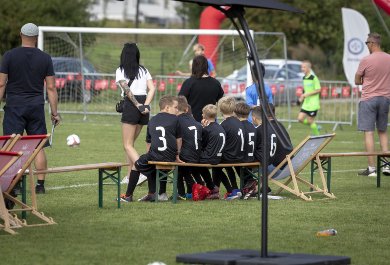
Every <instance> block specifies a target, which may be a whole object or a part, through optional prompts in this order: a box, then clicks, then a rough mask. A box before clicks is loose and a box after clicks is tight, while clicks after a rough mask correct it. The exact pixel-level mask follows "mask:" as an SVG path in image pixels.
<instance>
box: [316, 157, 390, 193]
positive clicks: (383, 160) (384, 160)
mask: <svg viewBox="0 0 390 265" xmlns="http://www.w3.org/2000/svg"><path fill="white" fill-rule="evenodd" d="M352 156H376V158H377V160H376V161H377V162H376V168H377V170H376V171H377V177H376V186H377V187H378V188H379V187H380V186H381V168H383V167H384V166H390V161H389V159H388V158H389V157H390V152H349V153H319V154H318V158H319V159H320V160H321V166H322V168H323V169H324V171H326V182H327V187H328V191H330V182H331V177H332V157H352ZM317 169H318V166H317V165H316V163H315V160H312V161H311V170H310V171H311V174H310V175H311V176H310V177H311V183H313V175H314V172H315V171H316V170H317Z"/></svg>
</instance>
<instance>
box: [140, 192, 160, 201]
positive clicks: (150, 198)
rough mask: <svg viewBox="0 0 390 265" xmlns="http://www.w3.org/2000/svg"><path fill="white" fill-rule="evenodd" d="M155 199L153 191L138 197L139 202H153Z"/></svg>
mask: <svg viewBox="0 0 390 265" xmlns="http://www.w3.org/2000/svg"><path fill="white" fill-rule="evenodd" d="M155 200H156V196H155V195H154V193H148V194H146V195H145V196H143V197H142V198H141V199H138V201H139V202H154V201H155Z"/></svg>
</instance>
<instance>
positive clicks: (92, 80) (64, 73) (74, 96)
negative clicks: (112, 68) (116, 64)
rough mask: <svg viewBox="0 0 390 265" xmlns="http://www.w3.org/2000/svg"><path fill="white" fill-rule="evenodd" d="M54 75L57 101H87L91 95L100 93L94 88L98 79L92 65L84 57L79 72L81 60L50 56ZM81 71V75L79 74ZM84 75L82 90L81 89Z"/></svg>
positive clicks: (89, 100)
mask: <svg viewBox="0 0 390 265" xmlns="http://www.w3.org/2000/svg"><path fill="white" fill-rule="evenodd" d="M52 61H53V67H54V72H55V76H56V88H57V92H58V99H59V101H62V102H64V101H77V102H86V103H89V102H91V100H92V97H93V96H96V95H98V94H99V93H100V90H97V89H96V88H95V86H96V84H97V83H98V82H99V81H100V80H99V76H98V75H97V71H96V69H95V68H94V66H93V65H92V64H91V63H90V62H89V61H88V60H86V59H84V60H83V62H82V66H83V71H82V72H81V60H80V59H79V58H74V57H52ZM81 73H83V75H82V74H81ZM83 76H84V91H83V86H82V84H83V82H82V80H83Z"/></svg>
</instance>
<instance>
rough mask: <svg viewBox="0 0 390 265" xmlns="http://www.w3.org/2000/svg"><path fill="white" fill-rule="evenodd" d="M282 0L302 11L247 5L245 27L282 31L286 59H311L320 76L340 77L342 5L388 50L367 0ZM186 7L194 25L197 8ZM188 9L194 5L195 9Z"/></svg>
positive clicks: (387, 39) (388, 38)
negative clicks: (361, 18) (360, 18)
mask: <svg viewBox="0 0 390 265" xmlns="http://www.w3.org/2000/svg"><path fill="white" fill-rule="evenodd" d="M284 2H285V3H288V4H290V5H292V6H295V7H297V8H300V9H302V10H303V11H304V13H303V14H295V13H289V12H283V11H270V10H264V9H253V8H248V9H246V14H245V17H246V19H247V21H248V24H249V27H250V29H251V30H254V31H266V32H284V33H285V34H286V38H287V45H288V56H289V58H291V59H300V60H302V59H309V60H311V61H312V62H313V63H314V65H315V70H316V72H317V73H319V74H320V75H321V77H322V78H344V73H343V67H342V56H343V47H344V33H343V25H342V17H341V8H342V7H347V8H352V9H355V10H356V11H358V12H360V13H361V14H362V15H363V16H365V18H366V19H367V22H368V24H369V26H370V31H371V32H378V33H380V34H382V36H383V42H382V48H383V49H384V50H385V51H390V36H387V35H386V31H385V29H384V28H383V25H382V24H381V22H380V19H379V18H378V16H377V13H376V10H375V8H374V6H373V4H372V1H371V0H364V1H362V0H326V1H323V0H321V1H320V0H317V1H307V0H289V1H287V0H285V1H284ZM188 5H190V4H188ZM187 8H188V10H189V11H190V12H189V13H188V14H189V16H188V18H189V20H190V22H189V25H196V22H197V21H199V15H198V13H199V14H200V12H199V7H198V6H197V5H195V4H192V6H190V7H187ZM191 8H196V9H195V10H196V12H193V11H192V10H193V9H191ZM200 11H201V10H200ZM381 14H382V16H383V18H384V20H385V23H386V24H387V25H390V16H388V15H387V14H384V13H383V12H382V11H381ZM223 25H224V27H225V28H228V27H230V26H231V23H230V21H227V20H226V21H225V22H224V24H223ZM195 28H196V27H195Z"/></svg>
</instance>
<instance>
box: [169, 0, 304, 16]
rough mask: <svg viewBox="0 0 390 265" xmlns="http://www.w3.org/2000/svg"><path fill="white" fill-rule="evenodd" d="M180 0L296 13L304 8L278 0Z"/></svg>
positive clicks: (182, 0) (180, 0)
mask: <svg viewBox="0 0 390 265" xmlns="http://www.w3.org/2000/svg"><path fill="white" fill-rule="evenodd" d="M175 1H179V2H190V3H197V4H200V5H215V6H233V5H234V6H242V7H254V8H263V9H275V10H283V11H289V12H294V13H303V11H302V10H300V9H298V8H295V7H293V6H290V5H287V4H284V3H280V2H278V1H276V0H175Z"/></svg>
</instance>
